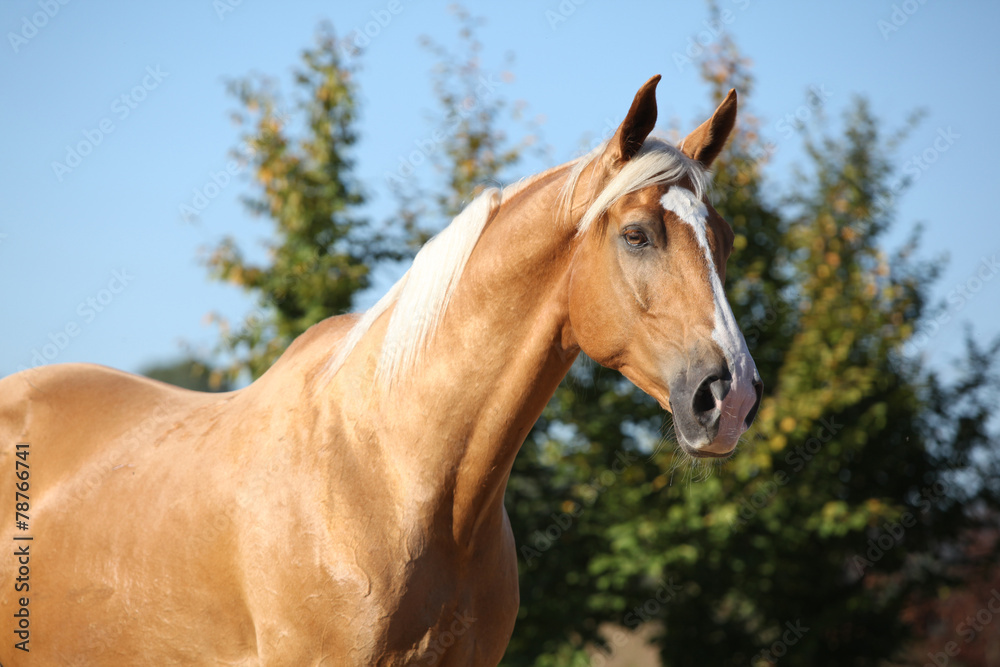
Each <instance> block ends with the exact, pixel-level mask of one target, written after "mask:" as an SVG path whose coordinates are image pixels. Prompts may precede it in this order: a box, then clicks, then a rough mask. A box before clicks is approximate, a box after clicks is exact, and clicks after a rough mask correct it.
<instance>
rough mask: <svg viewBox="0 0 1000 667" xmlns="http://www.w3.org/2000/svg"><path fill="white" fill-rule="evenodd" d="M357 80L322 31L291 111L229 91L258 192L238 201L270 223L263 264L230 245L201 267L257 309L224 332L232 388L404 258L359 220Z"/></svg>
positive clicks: (253, 83)
mask: <svg viewBox="0 0 1000 667" xmlns="http://www.w3.org/2000/svg"><path fill="white" fill-rule="evenodd" d="M356 74H357V72H356V69H355V67H354V66H353V65H350V64H345V63H343V62H342V61H341V50H340V49H338V48H337V42H336V40H335V39H334V37H333V34H332V30H331V29H330V28H329V27H326V28H323V29H321V30H320V31H319V33H318V35H317V40H316V45H315V46H314V47H313V48H311V49H307V50H306V51H304V52H303V54H302V66H301V67H300V68H299V69H298V70H297V71H296V72H295V75H294V82H295V86H296V88H297V90H298V95H297V96H296V98H295V99H294V101H293V102H292V103H291V106H289V107H287V108H286V107H285V106H284V101H283V100H282V98H281V96H280V95H279V93H277V92H276V91H275V90H274V86H273V85H272V83H271V82H270V81H268V80H263V79H242V80H237V81H234V82H232V83H231V84H230V91H231V92H232V94H233V95H235V97H236V98H237V99H238V100H239V102H240V104H241V110H240V111H239V112H237V113H236V114H234V119H235V120H236V122H237V123H239V124H240V125H243V126H246V127H248V128H249V129H248V130H247V132H246V133H245V134H244V137H243V142H242V145H243V146H245V147H246V148H245V150H242V151H238V152H237V154H236V157H237V158H238V159H242V160H247V161H248V162H249V163H250V166H251V167H252V175H253V181H254V184H255V187H256V189H257V191H258V192H257V194H256V196H253V197H248V198H246V199H245V200H244V201H245V203H246V205H247V207H248V209H249V210H250V211H251V212H252V213H254V214H255V215H258V216H264V217H267V218H269V219H270V221H271V222H272V223H273V227H272V229H271V240H270V241H269V242H268V244H267V259H266V261H264V262H260V263H256V262H253V261H251V260H249V259H248V258H247V257H246V254H245V253H244V251H243V250H242V249H241V248H240V247H239V245H238V244H237V243H236V241H235V240H234V239H233V238H226V239H224V240H223V241H222V242H220V243H219V244H218V245H217V246H216V247H215V248H212V249H211V250H210V253H209V255H208V258H207V264H208V266H209V267H210V269H211V270H212V275H213V276H214V277H217V278H219V279H221V280H225V281H227V282H230V283H233V284H235V285H239V286H240V287H242V288H243V289H244V290H246V291H247V292H250V293H252V294H253V295H254V296H255V297H256V298H257V302H258V308H257V310H256V311H255V312H254V313H252V314H251V315H250V316H248V317H247V318H246V319H245V321H244V322H243V323H242V324H240V325H238V326H236V327H230V326H229V324H228V323H226V322H220V324H221V328H222V333H223V342H222V349H223V351H224V352H226V353H228V354H229V356H230V358H231V361H230V363H229V365H228V367H227V368H226V371H227V375H228V376H229V377H231V378H235V377H236V376H238V375H239V374H240V373H243V372H246V373H248V374H249V375H250V377H252V378H256V377H258V376H260V375H261V374H262V373H263V372H264V371H266V370H267V369H268V368H269V367H270V366H271V364H272V363H274V361H275V360H276V359H277V358H278V356H280V355H281V353H282V352H283V351H284V350H285V348H286V347H288V345H289V344H290V343H291V342H292V341H293V340H294V339H295V337H296V336H298V335H299V334H301V333H302V332H303V331H305V330H306V329H308V328H309V327H310V326H312V325H313V324H315V323H316V322H319V321H320V320H323V319H325V318H327V317H330V316H332V315H338V314H340V313H343V312H346V311H348V310H350V308H351V304H352V299H353V296H354V294H355V293H356V292H358V291H359V290H363V289H365V288H366V287H368V286H369V284H370V277H371V268H372V266H373V265H374V264H375V263H377V262H378V261H381V260H386V259H396V258H399V257H400V253H399V251H398V249H395V248H394V247H393V244H392V243H390V242H389V241H388V240H387V239H386V238H385V237H384V235H382V234H381V233H379V232H377V231H376V230H374V229H373V226H372V225H371V223H370V222H369V221H367V220H366V219H365V218H363V217H362V216H361V215H360V214H359V212H358V211H359V207H360V206H361V205H362V204H363V203H364V201H365V198H364V195H363V193H362V191H361V188H360V187H359V185H358V184H357V183H356V182H355V180H354V177H353V173H352V170H353V168H354V162H353V159H352V157H351V151H352V147H353V146H354V144H355V142H356V141H357V132H356V129H355V123H356V120H357V104H356V95H357V90H356V86H357V83H356ZM296 127H299V128H300V129H299V130H298V131H295V129H294V128H296Z"/></svg>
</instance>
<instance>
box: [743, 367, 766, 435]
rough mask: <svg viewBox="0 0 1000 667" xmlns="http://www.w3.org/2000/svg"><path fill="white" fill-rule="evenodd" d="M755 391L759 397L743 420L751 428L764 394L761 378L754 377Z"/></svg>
mask: <svg viewBox="0 0 1000 667" xmlns="http://www.w3.org/2000/svg"><path fill="white" fill-rule="evenodd" d="M753 391H754V393H755V394H757V398H756V399H755V400H754V402H753V407H751V408H750V412H748V413H747V418H746V419H745V420H743V423H744V424H745V425H746V427H747V428H750V425H751V424H753V420H754V417H756V416H757V408H759V407H760V399H761V397H762V396H764V383H763V382H761V381H760V380H759V379H757V378H754V381H753Z"/></svg>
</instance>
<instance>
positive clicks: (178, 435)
mask: <svg viewBox="0 0 1000 667" xmlns="http://www.w3.org/2000/svg"><path fill="white" fill-rule="evenodd" d="M658 81H659V77H654V78H653V79H651V80H650V81H648V82H647V83H646V84H645V85H644V86H643V87H642V88H641V89H640V90H639V92H638V93H637V94H636V97H635V101H634V102H633V103H632V107H631V109H630V110H629V112H628V115H627V116H626V118H625V120H624V121H623V122H622V124H621V126H620V127H619V128H618V130H617V132H616V133H615V135H614V136H613V137H612V138H611V140H610V141H608V142H606V143H605V144H604V145H602V146H601V147H600V148H598V149H597V150H595V151H594V152H593V153H591V154H590V155H587V156H584V157H583V158H581V159H579V160H576V161H574V162H571V163H569V164H566V165H563V166H561V167H557V168H554V169H551V170H549V171H546V172H544V173H542V174H539V175H537V176H535V177H532V178H530V179H528V180H527V181H525V182H522V183H520V184H518V185H516V186H514V187H511V188H508V189H506V190H504V191H503V192H502V193H501V192H500V191H498V190H488V191H486V192H485V193H483V194H482V195H481V196H479V197H478V198H477V199H476V200H474V201H473V202H472V203H471V204H470V205H469V206H468V208H467V209H466V210H465V211H464V212H463V213H462V214H460V215H459V216H458V217H457V218H456V219H455V220H454V221H453V222H452V224H451V225H450V226H449V227H448V228H447V229H445V230H444V231H443V232H442V233H441V234H439V235H438V237H436V238H435V239H434V240H432V241H431V242H430V243H428V244H427V246H425V247H424V249H423V250H422V251H421V252H420V253H419V255H418V256H417V258H416V260H415V262H414V264H413V266H412V267H411V269H410V270H409V272H408V273H407V274H406V275H405V276H404V277H403V278H402V279H401V280H400V282H399V283H398V284H397V285H396V286H395V287H393V288H392V290H391V291H390V292H389V293H388V294H387V295H386V296H385V298H383V299H382V300H381V301H380V302H379V303H378V304H377V305H376V306H375V307H374V308H372V309H371V310H370V311H369V312H368V313H367V314H365V315H364V316H362V317H360V318H359V317H357V316H353V315H345V316H342V317H335V318H331V319H328V320H326V321H324V322H321V323H320V324H317V325H316V326H314V327H313V328H312V329H310V330H309V331H307V332H306V333H305V334H303V335H302V336H301V337H299V339H298V340H296V341H295V342H294V344H293V345H292V346H291V347H290V348H289V349H288V351H287V352H286V353H285V354H284V356H282V357H281V359H280V360H279V361H278V362H277V363H276V364H275V365H274V367H273V368H271V369H270V370H269V371H268V372H267V373H266V374H265V375H264V376H263V377H261V378H260V379H259V380H257V381H256V382H254V383H253V384H252V385H250V386H249V387H247V388H245V389H242V390H240V391H235V392H232V393H228V394H201V393H196V392H191V391H186V390H183V389H177V388H174V387H170V386H167V385H165V384H161V383H159V382H154V381H152V380H148V379H143V378H139V377H134V376H131V375H127V374H125V373H121V372H118V371H115V370H110V369H107V368H102V367H98V366H90V365H83V364H67V365H61V366H52V367H46V368H37V369H32V370H27V371H24V372H21V373H18V374H16V375H13V376H10V377H7V378H4V379H3V380H2V381H0V488H2V489H3V497H4V498H5V500H4V501H3V503H2V504H0V519H2V525H3V530H4V532H5V533H7V534H8V535H10V533H13V537H14V540H13V541H11V540H10V537H8V538H6V539H8V541H7V543H6V546H5V547H3V550H2V551H3V554H4V555H3V556H2V557H0V562H2V570H0V571H2V576H0V637H2V641H0V662H2V663H3V664H4V665H8V666H9V665H30V664H36V665H45V666H48V665H59V664H67V665H156V666H157V667H159V666H162V665H168V664H198V665H223V664H224V665H290V666H295V667H300V666H302V665H319V664H323V665H404V664H407V665H409V664H426V665H463V666H464V665H477V666H478V665H495V664H496V663H497V662H499V660H500V658H501V656H502V655H503V652H504V648H505V647H506V645H507V642H508V640H509V638H510V635H511V632H512V630H513V627H514V618H515V615H516V612H517V606H518V589H517V557H516V551H515V548H514V540H513V537H512V534H511V529H510V524H509V522H508V519H507V514H506V512H505V511H504V506H503V496H504V488H505V486H506V484H507V477H508V475H509V474H510V469H511V464H512V462H513V460H514V456H515V455H516V454H517V451H518V448H519V447H520V446H521V443H522V442H523V440H524V437H525V435H526V434H527V433H528V430H529V429H530V428H531V425H532V424H533V423H534V422H535V420H536V418H537V417H538V415H539V413H540V412H541V410H542V408H543V406H544V405H545V403H546V401H548V399H549V398H550V397H551V396H552V394H553V392H554V391H555V388H556V386H557V385H558V383H559V381H560V380H561V379H562V378H563V376H564V375H565V374H566V372H567V370H568V369H569V367H570V364H571V363H572V362H573V360H574V358H575V357H576V355H577V353H578V352H579V351H580V350H583V351H584V352H585V353H586V354H588V355H589V356H590V357H591V358H593V359H595V360H596V361H597V362H599V363H601V364H603V365H605V366H608V367H610V368H614V369H618V370H620V371H621V372H622V373H623V374H624V375H625V376H626V377H628V378H629V379H630V380H632V381H633V382H634V383H635V384H636V385H638V386H639V387H640V388H641V389H643V390H644V391H646V392H648V393H649V394H650V395H652V396H653V397H655V398H656V400H658V401H659V403H660V404H661V405H662V406H663V408H664V409H667V410H670V411H672V412H673V415H674V423H675V425H676V433H677V439H678V441H679V445H680V447H681V448H682V449H683V450H684V451H685V452H687V453H688V454H689V455H691V456H695V457H725V456H727V455H729V454H730V453H731V452H732V451H733V449H734V448H735V446H736V444H737V440H738V439H739V437H740V436H741V434H742V433H743V432H744V431H745V430H746V428H747V427H748V426H749V424H750V422H751V421H752V419H753V414H754V412H755V411H756V408H757V405H758V403H759V401H760V396H761V382H760V378H759V377H758V375H757V371H756V368H755V366H754V363H753V360H752V359H751V357H750V355H749V353H748V352H747V349H746V343H745V342H744V340H743V336H742V334H741V333H740V331H739V329H738V328H737V325H736V322H735V320H734V318H733V314H732V311H731V309H730V307H729V304H728V302H727V301H726V298H725V295H724V293H723V287H722V285H723V281H724V277H725V265H726V259H727V257H728V256H729V253H730V250H731V248H732V242H733V232H732V230H731V229H730V227H729V225H728V224H727V223H726V222H725V221H724V220H723V219H722V218H721V217H720V216H719V215H718V214H717V213H716V212H715V211H714V210H713V209H712V207H711V206H710V205H709V204H708V202H707V200H706V196H705V190H706V188H707V186H708V180H709V177H708V175H707V171H706V169H707V168H708V167H709V165H711V163H712V161H713V160H714V159H715V157H716V156H717V155H718V154H719V152H720V150H722V148H723V145H724V144H725V142H726V139H727V137H728V135H729V133H730V131H731V130H732V127H733V124H734V122H735V118H736V95H735V94H734V93H730V94H729V96H728V97H727V98H726V99H725V101H724V102H722V104H721V105H720V106H719V108H718V109H717V110H716V112H715V113H714V115H713V116H712V117H711V119H709V120H708V121H706V122H705V123H704V124H703V125H701V126H700V127H699V128H698V129H696V130H695V131H694V132H692V133H691V134H690V135H689V136H688V137H687V138H686V139H685V140H684V141H683V143H682V144H681V146H680V148H675V147H673V146H672V145H669V144H667V143H666V142H663V141H661V140H658V139H653V138H648V135H649V133H650V131H651V130H652V129H653V125H654V124H655V122H656V101H655V95H654V92H655V88H656V84H657V82H658ZM15 485H17V486H16V488H17V492H18V493H20V494H21V495H20V496H18V497H17V498H16V500H17V502H18V503H21V504H19V505H17V506H15V502H14V501H15V488H14V487H15ZM15 512H20V514H15ZM18 521H21V522H23V523H20V524H18V523H17V522H18ZM15 644H17V646H15ZM22 649H28V650H29V651H30V652H27V653H26V652H24V651H23V650H22Z"/></svg>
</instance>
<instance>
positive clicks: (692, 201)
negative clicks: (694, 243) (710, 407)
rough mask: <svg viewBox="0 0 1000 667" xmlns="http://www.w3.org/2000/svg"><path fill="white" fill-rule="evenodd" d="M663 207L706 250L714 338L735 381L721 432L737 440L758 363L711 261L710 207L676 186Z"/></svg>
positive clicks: (723, 407)
mask: <svg viewBox="0 0 1000 667" xmlns="http://www.w3.org/2000/svg"><path fill="white" fill-rule="evenodd" d="M660 204H662V205H663V208H664V209H666V210H668V211H670V212H672V213H673V214H675V215H676V216H677V217H678V218H680V219H681V221H683V222H684V223H686V224H688V225H690V226H691V229H693V230H694V235H695V238H697V239H698V245H700V246H701V249H702V251H703V252H704V253H705V263H706V264H707V265H708V266H707V268H708V280H709V284H710V285H711V286H712V298H713V299H714V301H715V327H714V329H713V330H712V340H714V341H715V342H716V344H717V345H718V346H719V348H720V349H721V350H722V353H723V354H724V355H725V356H726V361H727V362H728V363H729V370H730V372H731V373H732V374H733V383H732V385H731V386H730V388H729V394H727V395H726V398H725V400H723V401H722V405H721V406H720V408H721V410H722V418H721V421H720V423H719V435H718V436H717V437H719V438H724V439H725V440H726V441H728V440H735V439H736V438H737V437H739V435H740V434H742V433H743V432H744V431H746V425H745V424H744V419H746V416H747V413H749V412H750V409H751V408H752V407H753V404H754V402H755V401H756V400H757V394H756V392H755V391H754V388H753V381H754V378H756V377H757V366H756V365H755V364H754V362H753V358H752V357H751V356H750V351H749V350H748V349H747V342H746V340H745V339H744V338H743V332H742V331H740V328H739V326H737V324H736V318H735V317H734V316H733V309H732V308H731V307H730V306H729V301H728V300H727V299H726V292H725V290H724V288H723V286H722V279H721V278H719V272H718V271H716V268H715V262H714V261H713V260H712V249H711V248H710V247H709V245H708V208H707V207H706V206H705V204H704V202H702V201H701V200H700V199H698V198H697V197H696V196H695V195H694V193H693V192H691V191H690V190H688V189H686V188H682V187H679V186H677V185H674V186H672V187H671V188H670V189H669V190H667V192H666V194H664V195H663V197H662V198H661V199H660Z"/></svg>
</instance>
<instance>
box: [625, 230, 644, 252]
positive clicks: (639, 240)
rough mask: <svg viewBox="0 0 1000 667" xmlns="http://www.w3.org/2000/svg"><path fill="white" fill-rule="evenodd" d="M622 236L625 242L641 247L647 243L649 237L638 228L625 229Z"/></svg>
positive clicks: (634, 246)
mask: <svg viewBox="0 0 1000 667" xmlns="http://www.w3.org/2000/svg"><path fill="white" fill-rule="evenodd" d="M622 236H623V237H624V238H625V243H627V244H629V245H630V246H632V247H633V248H641V247H643V246H645V245H649V238H647V237H646V235H645V234H644V233H642V232H640V231H639V230H638V229H629V230H626V231H625V233H624V234H622Z"/></svg>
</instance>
